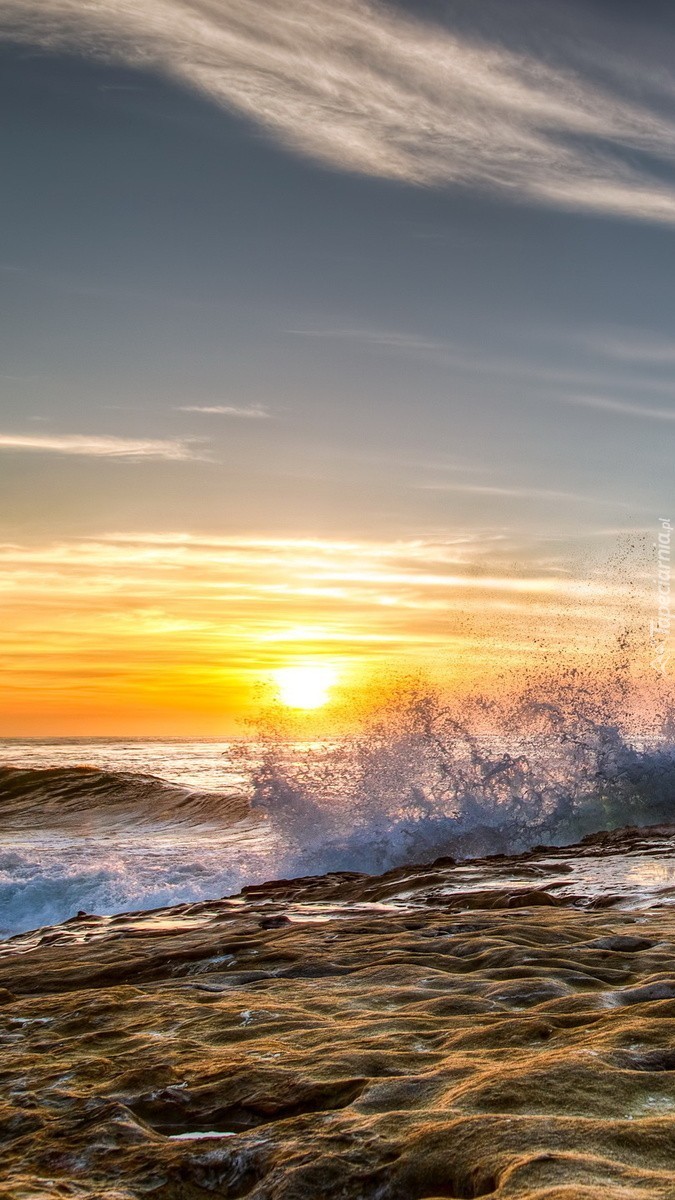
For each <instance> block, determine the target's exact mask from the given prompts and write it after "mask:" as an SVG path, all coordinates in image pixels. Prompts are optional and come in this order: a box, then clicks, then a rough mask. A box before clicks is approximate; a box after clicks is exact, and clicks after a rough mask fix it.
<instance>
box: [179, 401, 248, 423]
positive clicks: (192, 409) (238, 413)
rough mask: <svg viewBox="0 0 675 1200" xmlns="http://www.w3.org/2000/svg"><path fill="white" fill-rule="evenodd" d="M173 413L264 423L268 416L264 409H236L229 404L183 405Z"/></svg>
mask: <svg viewBox="0 0 675 1200" xmlns="http://www.w3.org/2000/svg"><path fill="white" fill-rule="evenodd" d="M174 411H175V412H182V413H202V414H204V415H205V416H209V417H210V416H214V417H241V418H242V419H244V420H249V421H265V420H267V419H268V418H269V415H270V414H269V413H268V412H267V410H266V409H264V408H237V407H235V406H234V405H229V404H184V405H181V406H180V407H179V408H176V409H175V410H174Z"/></svg>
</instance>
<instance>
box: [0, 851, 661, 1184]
mask: <svg viewBox="0 0 675 1200" xmlns="http://www.w3.org/2000/svg"><path fill="white" fill-rule="evenodd" d="M631 838H633V841H631V840H630V839H631ZM636 846H637V853H644V855H646V856H647V857H649V856H653V855H654V854H656V853H657V852H658V853H659V854H660V855H661V856H662V857H663V856H664V855H668V854H672V853H673V841H672V834H671V833H670V832H669V831H663V836H662V837H661V839H660V840H659V838H658V837H656V835H654V836H653V837H652V839H651V840H649V839H646V838H645V835H644V834H641V835H640V837H639V838H638V840H637V842H636V841H635V837H634V836H633V833H630V834H627V835H626V838H625V839H624V841H623V842H622V841H621V839H620V838H616V837H614V840H613V841H612V842H610V843H608V842H604V843H603V842H602V841H595V842H594V843H592V844H589V843H586V844H585V845H584V846H583V847H581V848H579V849H577V850H576V851H568V852H565V854H563V855H562V856H561V855H560V853H559V852H555V853H551V854H548V855H547V854H546V853H541V854H539V855H537V854H533V855H527V856H523V857H521V858H520V859H518V860H506V859H499V860H492V861H485V862H483V863H482V864H472V865H471V866H470V867H469V868H464V867H462V868H461V869H460V868H457V867H456V866H455V865H453V864H452V863H451V862H450V861H448V860H444V861H440V862H438V863H436V864H434V865H432V866H430V867H424V868H409V869H407V870H404V871H397V872H390V873H389V874H388V875H387V876H383V877H381V878H380V879H377V880H376V879H371V878H368V877H364V876H356V875H342V876H331V877H325V878H323V879H320V880H318V879H317V880H305V881H302V880H301V881H298V880H296V881H286V882H282V883H277V884H274V885H268V886H266V887H262V888H252V889H249V890H248V891H247V893H246V894H245V895H244V896H242V897H238V898H235V899H233V900H224V901H215V902H213V903H210V904H198V905H191V906H190V905H188V906H183V907H181V908H180V909H173V910H165V911H163V912H159V913H144V914H131V915H126V916H121V917H114V918H98V917H94V916H87V915H86V914H84V915H80V916H79V917H78V918H76V919H74V920H72V921H70V922H67V923H66V924H65V925H62V926H59V927H56V928H53V929H49V930H43V931H39V932H38V933H36V934H32V935H24V936H22V937H19V938H15V939H13V941H11V942H8V943H5V945H4V947H3V948H2V949H3V953H2V955H1V956H0V989H1V990H0V1034H1V1040H2V1059H1V1062H0V1090H1V1094H2V1107H1V1108H0V1136H1V1138H2V1162H3V1171H2V1174H3V1177H4V1180H5V1182H4V1183H2V1184H0V1196H3V1197H12V1198H14V1197H17V1198H18V1197H21V1200H41V1198H42V1197H76V1198H79V1197H96V1198H97V1200H99V1198H100V1200H128V1198H130V1197H134V1198H135V1197H156V1198H158V1200H204V1198H205V1197H209V1196H216V1197H225V1198H228V1200H230V1198H231V1200H234V1198H238V1197H248V1198H249V1200H314V1198H316V1200H324V1198H326V1200H328V1198H331V1200H332V1198H335V1200H440V1198H441V1197H446V1198H452V1197H454V1198H456V1200H459V1198H463V1197H478V1196H492V1197H495V1200H507V1198H511V1200H512V1198H516V1197H517V1198H519V1200H526V1198H527V1200H535V1198H536V1200H638V1198H639V1200H666V1198H668V1200H675V1176H674V1171H675V1038H674V1036H673V1030H674V1029H675V1024H674V1021H673V1018H675V909H673V908H671V907H670V906H669V904H668V902H667V901H668V897H659V896H657V897H656V901H654V897H653V896H652V901H651V906H650V907H648V908H643V909H641V908H640V907H639V906H637V905H636V903H635V901H633V902H632V907H629V908H627V909H626V908H620V907H617V904H618V903H619V902H620V901H621V897H620V896H617V895H614V894H613V893H611V892H609V893H608V897H609V898H608V900H607V905H608V906H607V907H602V906H598V903H597V902H598V895H597V894H596V892H593V893H592V894H591V895H584V894H580V893H579V892H578V890H576V891H575V888H576V887H577V884H576V883H575V882H574V881H572V882H569V880H568V882H567V883H565V879H566V873H565V870H564V865H565V861H567V862H568V863H569V864H572V863H574V862H575V861H576V860H575V858H574V855H575V854H576V855H577V859H578V858H579V857H581V858H589V857H591V858H592V857H593V856H596V857H602V855H604V854H608V855H610V856H612V855H617V854H621V853H627V852H629V849H630V847H632V850H631V852H636ZM565 855H566V856H567V858H566V857H565ZM570 870H571V867H570ZM462 871H464V874H462V873H461V872H462ZM472 871H473V874H471V872H472ZM461 880H464V883H463V884H460V882H458V881H461ZM467 881H468V882H467ZM476 883H477V886H474V885H475V884H476ZM462 888H463V890H462ZM594 906H595V907H594Z"/></svg>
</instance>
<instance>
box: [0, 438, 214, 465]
mask: <svg viewBox="0 0 675 1200" xmlns="http://www.w3.org/2000/svg"><path fill="white" fill-rule="evenodd" d="M2 450H19V451H33V452H34V453H40V454H78V455H84V456H86V457H88V458H163V459H168V460H170V461H172V462H183V461H185V460H186V459H195V458H198V457H199V456H198V455H197V454H195V452H194V449H193V447H192V446H191V444H190V443H189V442H187V441H180V440H176V441H152V440H148V439H145V438H123V437H89V436H88V435H86V434H79V433H72V434H58V435H55V436H53V437H51V436H46V435H45V436H42V435H40V434H21V433H0V451H2Z"/></svg>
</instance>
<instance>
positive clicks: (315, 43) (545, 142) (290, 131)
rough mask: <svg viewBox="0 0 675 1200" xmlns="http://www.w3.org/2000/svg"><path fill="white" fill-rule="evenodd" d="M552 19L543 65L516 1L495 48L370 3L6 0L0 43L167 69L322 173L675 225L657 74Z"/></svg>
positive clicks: (496, 23) (507, 9)
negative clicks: (323, 168) (477, 191)
mask: <svg viewBox="0 0 675 1200" xmlns="http://www.w3.org/2000/svg"><path fill="white" fill-rule="evenodd" d="M548 7H549V6H545V5H542V6H541V8H540V10H539V11H540V12H541V13H542V15H543V17H542V19H546V20H548V19H551V20H554V21H555V22H556V29H555V33H556V36H555V38H551V39H549V41H548V42H547V43H546V49H545V51H543V50H542V44H541V40H539V41H537V40H535V37H534V35H533V32H532V31H533V27H534V26H536V25H537V22H536V21H534V22H533V21H532V14H531V12H530V13H529V16H528V11H526V9H525V8H521V7H520V6H519V5H518V4H515V3H514V4H512V5H508V6H500V7H499V8H495V9H493V10H492V17H493V20H492V21H491V23H490V27H489V28H490V38H489V40H488V39H487V37H486V33H485V28H486V23H485V22H482V23H481V24H480V27H479V26H476V28H475V29H471V28H467V27H466V24H464V25H463V26H462V27H461V28H459V27H458V28H455V29H452V28H449V27H448V26H447V25H441V24H435V23H431V22H428V21H423V20H418V19H414V18H412V17H409V16H407V15H405V14H403V13H402V12H400V11H398V10H395V9H394V8H393V7H391V8H390V7H384V6H379V5H375V4H372V3H368V2H367V0H341V3H340V4H334V3H331V2H330V0H284V2H282V0H227V3H221V4H216V3H214V2H213V0H144V3H142V4H134V5H131V4H128V3H127V2H126V0H97V2H96V3H95V4H92V3H91V2H90V0H41V2H40V3H39V4H36V3H35V0H4V3H3V5H2V10H1V12H0V37H4V38H7V39H13V40H15V41H16V40H19V41H23V42H27V43H30V44H34V45H39V46H42V47H46V48H49V49H52V50H55V51H59V50H61V51H62V50H76V51H78V52H81V53H84V54H90V55H94V56H96V57H98V58H99V59H101V58H102V59H107V60H109V61H113V62H123V63H125V64H127V65H130V66H139V67H142V68H143V69H148V68H149V69H155V70H158V71H162V72H164V73H166V74H168V75H170V76H172V77H173V78H174V79H176V80H178V81H179V82H181V83H185V84H187V85H189V86H191V87H193V88H195V89H197V90H199V91H200V92H202V93H203V94H205V95H206V96H208V97H209V98H211V99H212V100H214V101H215V102H217V103H219V104H222V105H224V106H226V107H227V108H229V109H231V110H233V111H235V112H238V113H240V114H243V115H245V116H246V117H248V118H249V119H253V120H254V121H256V122H257V123H258V124H259V125H261V126H263V127H265V128H266V129H267V130H268V131H270V132H271V133H272V134H273V135H274V136H276V137H277V138H278V139H279V140H280V141H282V142H283V143H284V144H286V145H287V146H289V147H291V148H292V149H294V150H296V151H299V152H301V153H303V154H305V155H307V156H309V157H311V158H313V159H315V160H317V161H320V162H323V163H326V164H328V165H330V166H332V167H337V168H341V169H344V170H348V171H356V172H363V173H365V174H368V175H373V176H379V177H382V178H388V179H398V180H404V181H406V182H409V183H412V184H421V185H430V184H431V185H461V186H466V185H468V186H471V187H479V188H482V189H486V190H490V191H501V192H503V193H505V194H507V195H509V196H510V197H513V198H516V199H524V200H526V201H528V202H535V203H538V204H542V205H549V206H551V205H552V206H557V207H562V208H568V209H576V210H581V211H586V212H597V213H605V214H611V215H616V216H623V217H633V218H639V219H644V220H649V221H655V222H667V223H669V224H673V223H675V186H674V185H673V184H671V183H670V182H668V179H667V172H668V171H671V170H672V167H673V163H674V159H675V149H674V147H675V94H674V89H673V87H672V82H671V80H670V78H669V76H668V73H667V72H666V71H665V70H664V71H663V72H661V73H659V71H657V70H656V69H654V70H652V72H651V74H650V73H649V70H648V67H649V63H647V62H645V61H643V60H641V59H640V52H639V51H638V50H637V49H635V48H632V49H630V48H629V49H628V50H624V51H623V54H620V53H617V52H615V51H613V50H612V49H611V47H612V45H613V44H616V32H615V30H616V23H615V22H614V17H613V15H612V17H611V18H607V19H606V23H605V25H604V27H603V26H602V24H600V25H592V24H591V23H590V18H589V23H588V27H582V26H583V17H581V16H580V10H579V8H578V7H575V9H574V10H572V9H570V10H569V13H568V16H567V17H566V16H565V15H564V14H565V12H566V11H567V10H565V9H564V6H560V8H558V6H556V11H555V13H554V14H550V13H547V11H546V10H547V8H548ZM561 12H562V14H563V15H561ZM565 22H567V24H565ZM535 32H536V30H535ZM539 32H541V30H540V31H539ZM626 42H628V39H626ZM554 55H557V57H555V56H554ZM643 57H644V56H643ZM648 161H650V162H652V163H653V164H654V166H655V170H654V171H652V170H650V169H649V167H648V166H647V165H646V164H647V162H648Z"/></svg>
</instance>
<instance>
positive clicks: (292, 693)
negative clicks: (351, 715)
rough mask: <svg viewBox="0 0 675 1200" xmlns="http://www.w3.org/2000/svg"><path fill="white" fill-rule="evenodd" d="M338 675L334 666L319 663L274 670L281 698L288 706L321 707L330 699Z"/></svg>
mask: <svg viewBox="0 0 675 1200" xmlns="http://www.w3.org/2000/svg"><path fill="white" fill-rule="evenodd" d="M337 677H338V673H337V671H336V670H335V668H334V667H327V666H320V665H319V664H317V665H315V666H313V665H312V666H303V667H280V668H279V670H278V671H275V672H274V678H275V681H276V684H277V687H278V688H279V698H280V699H281V702H282V704H285V705H286V706H287V707H288V708H305V709H311V708H321V706H322V705H323V704H326V702H327V701H328V700H329V699H330V691H331V688H332V687H333V685H334V684H335V683H336V682H337Z"/></svg>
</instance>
